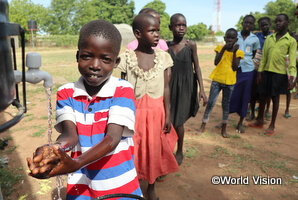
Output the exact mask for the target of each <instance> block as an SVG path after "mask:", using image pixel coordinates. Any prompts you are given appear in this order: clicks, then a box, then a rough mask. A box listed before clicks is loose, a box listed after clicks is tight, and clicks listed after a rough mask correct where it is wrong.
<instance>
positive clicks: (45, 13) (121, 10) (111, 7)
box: [9, 0, 208, 46]
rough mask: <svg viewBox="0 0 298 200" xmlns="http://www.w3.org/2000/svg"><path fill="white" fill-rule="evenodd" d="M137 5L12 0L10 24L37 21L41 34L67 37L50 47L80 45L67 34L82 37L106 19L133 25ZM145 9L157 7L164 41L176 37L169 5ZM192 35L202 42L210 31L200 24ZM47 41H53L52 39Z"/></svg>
mask: <svg viewBox="0 0 298 200" xmlns="http://www.w3.org/2000/svg"><path fill="white" fill-rule="evenodd" d="M134 2H135V1H133V0H51V4H50V6H49V8H44V7H43V6H42V5H40V4H34V3H32V2H31V0H11V3H10V5H9V6H10V16H11V20H10V21H11V22H15V23H19V24H21V26H22V27H27V21H28V20H30V19H32V20H36V21H37V24H38V27H39V30H40V32H41V33H47V34H49V35H55V37H56V36H57V35H63V36H62V37H59V38H57V39H55V41H54V42H51V45H50V46H53V45H55V46H72V45H74V44H75V43H76V42H74V41H72V38H71V37H69V36H65V35H78V32H79V30H80V28H81V27H82V26H83V25H84V24H86V23H87V22H89V21H91V20H95V19H104V20H107V21H110V22H111V23H113V24H121V23H125V24H131V22H132V20H133V18H134V10H135V3H134ZM144 7H150V8H153V9H155V10H156V11H157V12H158V13H159V14H160V22H161V26H160V33H161V38H163V39H166V40H169V39H170V38H172V32H171V31H170V30H169V28H168V26H169V23H170V16H169V14H168V13H166V12H165V9H166V4H165V3H164V2H162V1H160V0H153V1H151V2H149V3H148V4H146V5H145V6H144ZM197 31H198V32H197ZM188 32H189V33H188V36H189V38H190V39H193V40H201V39H202V38H203V37H204V36H205V35H206V34H207V33H208V30H207V28H206V26H205V25H203V24H198V25H194V26H190V27H189V31H188ZM26 35H27V37H29V36H30V34H26ZM44 39H45V40H47V41H48V40H50V41H52V39H51V38H44ZM39 42H41V41H39ZM37 45H38V44H37ZM75 45H76V44H75ZM40 46H41V45H40Z"/></svg>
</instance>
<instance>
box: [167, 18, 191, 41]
mask: <svg viewBox="0 0 298 200" xmlns="http://www.w3.org/2000/svg"><path fill="white" fill-rule="evenodd" d="M170 29H171V31H172V33H173V35H174V37H184V35H185V34H186V30H187V25H186V19H185V17H183V16H181V15H177V16H175V18H174V19H173V20H172V21H171V25H170Z"/></svg>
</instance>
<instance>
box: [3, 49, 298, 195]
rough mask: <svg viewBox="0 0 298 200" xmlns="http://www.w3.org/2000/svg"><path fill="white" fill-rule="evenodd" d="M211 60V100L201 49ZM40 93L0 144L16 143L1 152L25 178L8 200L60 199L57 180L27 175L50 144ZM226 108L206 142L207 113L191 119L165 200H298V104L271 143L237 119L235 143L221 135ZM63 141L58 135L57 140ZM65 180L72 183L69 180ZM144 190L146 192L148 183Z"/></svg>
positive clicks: (162, 191)
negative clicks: (222, 181) (217, 179)
mask: <svg viewBox="0 0 298 200" xmlns="http://www.w3.org/2000/svg"><path fill="white" fill-rule="evenodd" d="M207 54H208V55H209V54H210V55H211V56H210V58H207V59H205V57H203V58H202V59H201V58H200V59H201V60H200V64H201V68H202V73H203V78H204V87H205V90H206V93H207V94H208V93H209V87H210V80H209V79H208V76H209V74H210V72H211V71H212V69H213V65H212V63H213V56H214V55H213V49H212V48H209V49H204V50H203V49H201V50H200V49H199V55H200V56H203V55H207ZM72 64H74V63H72ZM53 78H54V82H55V83H59V84H60V85H61V84H64V83H66V82H67V81H66V80H65V79H64V78H63V77H53ZM40 88H42V84H36V85H30V86H29V87H28V89H29V90H30V91H31V92H30V93H29V94H28V96H27V98H28V102H29V104H28V111H27V114H26V115H25V117H24V118H23V119H22V120H21V121H20V122H19V123H18V124H17V125H15V126H13V127H12V128H10V129H9V130H7V131H5V132H3V133H1V135H0V138H5V137H9V138H11V140H9V144H8V146H7V147H6V148H5V149H4V150H1V151H2V154H3V155H5V156H7V157H8V158H9V163H8V166H9V168H10V169H12V170H14V172H15V173H17V174H20V175H22V176H21V180H20V182H19V183H18V184H17V185H15V186H13V187H14V188H15V190H14V192H13V193H12V194H11V195H9V196H6V197H4V199H11V200H17V199H22V200H52V199H57V189H56V178H50V179H47V180H37V179H34V178H32V177H30V176H28V175H27V173H28V169H27V164H26V157H31V156H32V153H33V152H34V150H35V149H36V147H38V146H41V145H43V144H45V143H47V141H48V138H47V126H48V121H47V101H46V95H45V92H44V91H43V89H40ZM32 91H33V92H32ZM52 102H53V103H52V104H54V103H55V94H53V96H52ZM220 102H221V98H220V97H219V99H218V100H217V104H216V106H215V107H214V110H213V112H212V114H211V117H210V122H209V123H208V124H207V126H206V128H207V129H206V132H205V133H203V134H202V135H201V136H197V135H195V132H196V131H197V129H198V128H199V126H200V124H201V119H202V114H203V112H204V107H201V108H200V110H199V113H198V114H197V116H196V117H194V118H191V119H189V120H188V121H187V123H186V124H185V132H186V133H185V143H184V144H185V145H184V160H183V163H182V165H181V166H180V170H179V172H176V173H172V174H169V175H168V176H167V179H166V181H165V182H162V183H156V192H157V195H158V196H159V197H160V199H161V200H186V199H187V200H198V199H206V200H210V199H211V200H213V199H290V200H291V199H293V200H295V199H298V180H297V179H295V178H294V177H293V176H298V169H297V166H298V153H297V152H298V140H297V127H298V125H297V124H296V123H297V122H298V120H297V119H298V100H296V99H292V102H291V107H290V114H291V115H292V117H291V118H289V119H286V118H284V117H283V114H284V110H285V95H282V96H281V100H280V108H279V113H278V117H277V121H276V129H275V134H274V135H273V136H271V137H268V136H264V135H263V131H264V130H265V129H266V128H267V126H268V124H269V122H268V123H267V124H266V125H265V126H264V129H255V128H246V131H245V133H244V134H240V133H236V132H235V125H236V124H237V122H238V119H239V117H238V116H237V114H231V115H230V120H229V123H228V127H227V130H228V133H229V134H230V135H231V137H230V138H222V137H221V135H220V130H219V129H217V128H215V125H217V124H218V123H219V122H220V120H221V113H222V112H221V103H220ZM53 107H54V106H53ZM11 112H15V111H14V110H13V109H11V108H9V109H8V110H7V111H5V112H2V113H0V119H1V123H2V122H3V121H7V120H8V119H10V118H11V116H10V114H9V113H11ZM54 114H55V113H54ZM53 122H54V117H53ZM245 123H246V124H247V122H245ZM57 135H58V134H57V132H56V131H54V132H53V135H52V138H53V140H55V138H56V137H57ZM216 175H219V176H231V177H234V178H237V177H240V176H243V177H248V179H249V184H248V185H245V184H242V185H213V184H212V183H211V180H212V177H213V176H216ZM259 176H262V177H263V178H264V177H265V178H268V177H269V178H281V184H278V185H275V184H254V182H253V178H257V177H259ZM64 179H65V183H66V176H64ZM270 180H271V181H276V180H277V179H270ZM142 187H145V185H144V184H143V183H142ZM62 193H63V191H62ZM63 195H64V194H62V196H63ZM63 199H64V198H63Z"/></svg>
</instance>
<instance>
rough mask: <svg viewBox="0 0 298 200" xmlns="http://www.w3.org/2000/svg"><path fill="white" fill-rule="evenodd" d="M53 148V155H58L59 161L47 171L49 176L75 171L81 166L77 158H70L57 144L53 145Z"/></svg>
mask: <svg viewBox="0 0 298 200" xmlns="http://www.w3.org/2000/svg"><path fill="white" fill-rule="evenodd" d="M53 150H54V153H55V155H56V156H57V157H59V160H60V162H59V163H58V165H56V166H55V167H54V168H53V169H52V170H51V171H50V172H49V177H52V176H58V175H63V174H68V173H71V172H75V171H77V170H79V169H80V168H81V167H83V166H81V165H80V162H79V159H78V158H74V159H72V158H71V157H70V156H69V155H67V153H66V152H65V151H63V150H62V149H61V148H59V147H58V146H55V147H53Z"/></svg>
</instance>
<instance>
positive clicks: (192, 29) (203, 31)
mask: <svg viewBox="0 0 298 200" xmlns="http://www.w3.org/2000/svg"><path fill="white" fill-rule="evenodd" d="M208 33H209V31H208V29H207V26H206V25H205V24H203V23H198V24H197V25H192V26H189V27H187V32H186V35H185V37H186V38H188V39H190V40H196V41H200V40H202V39H203V38H204V37H205V36H206V35H207V34H208Z"/></svg>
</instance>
